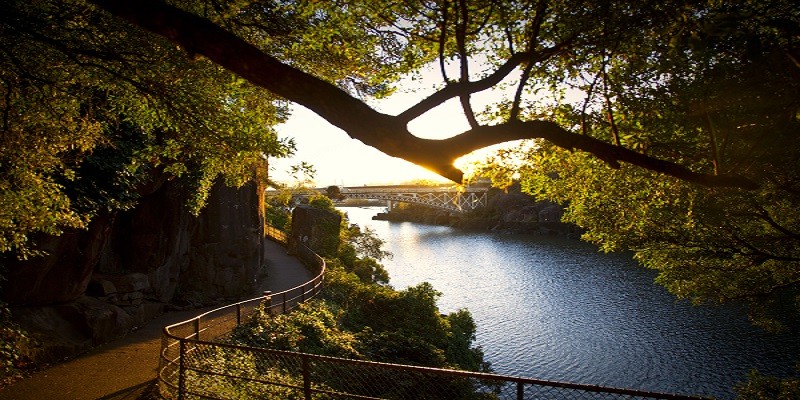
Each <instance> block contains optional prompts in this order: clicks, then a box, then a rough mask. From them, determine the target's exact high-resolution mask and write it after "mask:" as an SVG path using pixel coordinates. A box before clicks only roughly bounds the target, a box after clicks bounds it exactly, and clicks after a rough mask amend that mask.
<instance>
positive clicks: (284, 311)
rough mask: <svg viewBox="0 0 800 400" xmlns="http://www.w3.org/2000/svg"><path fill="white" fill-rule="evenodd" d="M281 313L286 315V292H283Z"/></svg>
mask: <svg viewBox="0 0 800 400" xmlns="http://www.w3.org/2000/svg"><path fill="white" fill-rule="evenodd" d="M283 313H284V314H286V291H284V292H283Z"/></svg>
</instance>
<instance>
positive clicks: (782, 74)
mask: <svg viewBox="0 0 800 400" xmlns="http://www.w3.org/2000/svg"><path fill="white" fill-rule="evenodd" d="M665 5H666V4H661V3H660V4H659V5H652V7H651V8H646V9H641V8H631V9H625V8H621V7H622V3H619V4H613V5H610V6H608V7H610V8H611V9H613V10H615V11H616V12H619V13H620V15H619V16H618V17H614V18H611V19H603V20H602V24H601V25H605V26H603V28H602V29H603V32H605V33H604V35H605V36H606V37H608V38H609V39H611V38H613V39H614V40H613V41H609V42H606V41H605V40H602V41H599V42H598V43H596V45H597V46H598V47H594V48H583V49H582V50H580V51H585V53H582V54H584V55H585V57H579V58H578V59H573V60H565V62H563V63H556V64H553V68H552V69H550V70H548V74H549V75H547V76H544V75H542V76H541V79H542V80H543V81H544V82H549V84H550V85H551V86H552V87H557V86H558V85H562V87H563V85H567V86H569V87H570V90H569V93H567V92H564V94H563V95H561V96H557V97H555V98H554V99H553V100H552V101H551V102H549V103H539V105H538V106H537V108H535V109H534V108H530V109H528V112H529V113H531V115H537V116H542V115H549V116H550V117H549V118H551V119H553V120H556V121H558V122H559V123H560V124H562V125H564V126H571V127H573V128H574V129H576V130H580V131H581V133H582V134H583V135H586V136H592V137H596V138H600V139H602V140H604V141H608V142H612V143H615V145H616V146H617V147H619V148H620V149H622V148H625V149H631V150H634V151H636V152H639V153H643V154H648V155H652V156H655V157H658V158H660V159H664V160H672V161H675V162H677V163H680V164H681V165H685V166H687V167H688V168H690V169H691V170H694V171H703V172H706V173H708V174H711V175H717V176H718V175H723V174H728V175H730V174H736V175H740V176H742V177H743V178H744V179H747V180H750V181H752V182H758V183H759V186H758V188H757V189H754V190H743V189H736V188H714V187H708V186H702V185H697V184H693V183H688V182H687V181H684V180H680V179H675V178H671V177H665V176H663V175H659V174H657V173H655V172H652V171H649V170H647V169H642V168H637V167H633V166H631V165H629V164H623V165H616V164H615V163H614V162H608V160H602V159H598V158H595V157H591V156H589V155H588V154H587V153H575V152H570V151H567V150H564V149H563V148H561V147H557V146H554V145H552V144H550V143H546V142H537V143H535V144H534V145H533V146H531V147H529V148H528V149H524V150H520V151H517V152H511V153H508V154H499V155H497V156H496V157H495V159H494V160H491V162H489V163H487V165H485V168H484V169H483V173H484V174H485V175H491V174H494V176H495V177H496V178H498V180H499V181H500V182H501V183H502V182H508V180H509V177H510V176H512V175H515V174H516V177H517V178H518V179H519V180H520V182H521V184H522V187H523V189H524V190H525V191H526V192H528V193H531V194H534V195H536V196H537V197H538V198H541V199H547V200H553V201H557V202H559V203H562V204H564V205H566V206H567V209H566V214H565V217H564V219H565V221H567V222H573V223H575V224H577V225H579V226H581V227H582V228H584V229H586V234H585V235H584V238H585V239H586V240H589V241H591V242H593V243H596V244H598V245H599V246H600V247H601V249H603V250H605V251H616V250H625V249H629V250H632V251H633V252H634V254H635V257H636V258H637V259H638V260H639V261H640V262H641V263H642V264H643V265H645V266H647V267H650V268H654V269H656V270H658V271H659V275H658V278H657V280H658V282H659V283H661V284H663V285H664V286H666V287H667V288H668V289H669V290H670V291H671V292H673V293H675V294H676V295H678V296H679V297H684V298H690V299H692V300H694V301H696V302H709V301H710V302H722V301H729V300H732V299H746V300H749V301H750V302H751V304H753V305H754V307H753V310H755V311H758V310H760V309H763V307H762V306H763V303H764V302H768V301H772V300H775V299H779V297H778V296H777V294H781V293H784V292H786V291H787V290H789V291H790V292H792V291H796V290H797V289H798V288H800V275H798V274H797V271H798V265H800V264H799V263H800V236H798V232H800V225H798V221H800V214H798V211H797V210H798V205H800V197H798V193H800V176H799V175H798V174H797V171H798V169H797V165H800V164H798V162H799V161H800V146H798V143H800V142H799V141H798V134H800V120H799V119H798V117H799V116H800V114H799V113H798V110H800V108H798V107H800V102H798V99H800V96H798V93H800V81H798V79H797V74H798V72H800V70H798V65H800V64H797V61H796V60H797V58H796V53H797V43H798V42H797V39H798V37H800V10H798V9H797V7H796V5H792V3H790V2H783V1H774V2H767V3H764V2H755V1H743V2H737V4H735V5H734V4H732V3H724V2H698V3H693V4H692V5H684V6H683V7H679V8H676V9H675V10H674V14H671V15H670V14H669V13H665V11H666V9H663V8H662V6H665ZM647 13H654V14H653V15H661V16H662V17H661V18H659V19H658V20H653V19H650V18H643V19H641V20H640V21H638V22H637V21H632V20H631V22H632V23H633V25H632V26H636V27H637V29H635V30H633V31H631V30H630V29H627V28H625V29H623V26H621V25H617V24H619V23H622V22H624V21H625V20H630V19H631V18H637V17H639V18H642V17H643V16H644V15H647ZM644 21H646V23H647V24H651V23H652V26H650V27H647V26H642V23H645V22H644ZM665 35H666V37H667V38H670V40H668V41H665V40H662V38H663V37H665ZM577 51H579V50H577V49H576V52H577ZM512 153H513V154H512ZM753 317H754V321H756V322H760V323H761V322H764V323H765V325H766V324H770V323H768V322H765V321H764V320H763V319H762V317H763V316H762V315H759V314H758V313H754V315H753ZM770 325H771V324H770Z"/></svg>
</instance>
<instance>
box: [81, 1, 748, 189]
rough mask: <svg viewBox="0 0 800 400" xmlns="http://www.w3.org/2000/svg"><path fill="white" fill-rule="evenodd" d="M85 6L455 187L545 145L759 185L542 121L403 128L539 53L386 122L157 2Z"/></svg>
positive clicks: (690, 177)
mask: <svg viewBox="0 0 800 400" xmlns="http://www.w3.org/2000/svg"><path fill="white" fill-rule="evenodd" d="M90 1H91V2H92V3H94V4H96V5H98V6H100V7H101V8H103V9H105V10H106V11H108V12H110V13H111V14H113V15H115V16H117V17H120V18H123V19H125V20H127V21H129V22H131V23H133V24H134V25H137V26H140V27H142V28H144V29H146V30H149V31H151V32H154V33H156V34H159V35H162V36H164V37H166V38H167V39H169V40H171V41H172V42H174V43H176V44H178V45H180V46H183V47H184V48H186V49H187V50H188V51H190V52H193V53H197V54H202V55H203V56H205V57H208V59H210V60H211V61H212V62H214V63H216V64H218V65H220V66H222V67H224V68H227V69H229V70H230V71H232V72H234V73H236V74H238V75H239V76H241V77H243V78H245V79H247V80H249V81H250V82H252V83H253V84H255V85H258V86H261V87H263V88H265V89H267V90H269V91H271V92H273V93H275V94H277V95H280V96H282V97H284V98H286V99H288V100H290V101H293V102H296V103H298V104H301V105H303V106H305V107H307V108H308V109H310V110H312V111H313V112H315V113H316V114H318V115H320V116H321V117H323V118H325V119H326V120H327V121H328V122H330V123H331V124H333V125H335V126H337V127H339V128H341V129H342V130H344V131H345V132H346V133H347V134H348V135H350V137H352V138H354V139H357V140H360V141H362V142H363V143H365V144H367V145H369V146H372V147H375V148H376V149H378V150H380V151H382V152H384V153H386V154H388V155H391V156H395V157H400V158H403V159H405V160H408V161H411V162H413V163H415V164H418V165H421V166H424V167H426V168H429V169H431V170H433V171H435V172H437V173H439V174H440V175H442V176H444V177H447V178H448V179H451V180H453V181H456V182H461V180H462V172H461V171H460V170H458V169H457V168H455V167H454V166H453V165H452V163H453V161H454V160H455V159H456V158H458V157H460V156H462V155H464V154H467V153H469V152H471V151H474V150H477V149H480V148H483V147H486V146H489V145H492V144H497V143H503V142H507V141H512V140H518V139H533V138H542V139H545V140H548V141H550V142H552V143H554V144H556V145H558V146H560V147H563V148H567V149H578V150H583V151H587V152H590V153H592V154H594V155H595V156H597V157H599V158H600V159H602V160H604V161H606V162H607V163H609V165H611V166H612V167H616V166H618V163H619V162H628V163H631V164H634V165H637V166H640V167H643V168H647V169H649V170H653V171H656V172H660V173H664V174H667V175H671V176H673V177H676V178H679V179H683V180H686V181H689V182H694V183H698V184H701V185H705V186H712V187H739V188H747V189H752V188H755V187H756V186H757V185H756V184H755V183H753V182H752V181H749V180H748V179H746V178H743V177H739V176H734V175H710V174H702V173H697V172H694V171H691V170H690V169H688V168H686V167H684V166H682V165H679V164H676V163H673V162H670V161H665V160H660V159H656V158H653V157H649V156H647V155H644V154H641V153H637V152H634V151H632V150H628V149H625V148H622V147H619V146H615V145H612V144H610V143H605V142H603V141H600V140H598V139H594V138H591V137H588V136H584V135H579V134H576V133H573V132H570V131H568V130H566V129H564V128H562V127H560V126H558V125H557V124H555V123H552V122H547V121H527V122H519V121H511V122H507V123H504V124H498V125H493V126H478V127H474V128H472V129H470V130H467V131H465V132H463V133H462V134H460V135H457V136H454V137H452V138H449V139H442V140H431V139H422V138H418V137H416V136H414V135H412V134H411V133H410V132H409V130H408V127H407V124H408V122H409V121H410V120H412V119H413V118H415V117H417V116H419V115H421V114H422V113H424V112H425V111H427V110H430V109H431V108H433V107H435V106H436V105H439V104H441V102H443V101H445V100H447V99H449V98H452V97H461V96H465V95H468V94H470V93H475V92H477V91H480V90H485V89H486V88H489V87H491V86H492V85H494V84H495V83H496V82H498V81H499V80H502V78H503V77H504V76H506V75H507V74H509V73H510V72H511V71H513V70H514V68H516V67H517V66H518V65H520V64H521V63H522V62H524V61H530V60H533V59H536V58H537V57H536V54H530V53H525V54H523V53H520V54H517V55H516V56H513V57H512V58H511V59H509V61H508V62H507V63H506V64H505V65H504V66H502V67H501V68H500V69H498V71H497V72H496V73H494V74H492V75H489V76H488V77H486V78H485V79H483V80H481V81H477V82H460V83H453V84H450V85H448V86H447V87H445V88H444V89H443V90H442V91H440V92H438V93H435V94H433V95H432V96H431V97H429V98H428V99H425V100H422V101H421V102H420V103H419V104H418V105H416V106H413V107H411V108H410V109H409V110H408V111H406V112H405V113H401V114H400V115H398V116H391V115H386V114H383V113H380V112H378V111H375V110H374V109H372V108H370V107H369V106H367V105H366V104H365V103H364V102H362V101H361V100H359V99H357V98H355V97H353V96H351V95H349V94H348V93H347V92H345V91H343V90H341V89H339V88H338V87H336V86H334V85H332V84H330V83H328V82H325V81H323V80H321V79H319V78H316V77H314V76H312V75H310V74H307V73H305V72H303V71H300V70H298V69H296V68H293V67H291V66H288V65H286V64H284V63H282V62H280V61H279V60H277V59H275V58H274V57H272V56H270V55H268V54H265V53H264V52H262V51H260V50H259V49H258V48H257V47H255V46H253V45H251V44H250V43H248V42H246V41H245V40H243V39H241V38H240V37H238V36H236V35H234V34H232V33H230V32H228V31H226V30H225V29H223V28H221V27H220V26H218V25H216V24H214V23H213V22H211V21H209V20H207V19H205V18H202V17H199V16H197V15H194V14H191V13H189V12H186V11H183V10H180V9H177V8H175V7H172V6H170V5H168V4H166V3H164V2H162V1H158V0H140V1H135V2H134V1H128V0H90Z"/></svg>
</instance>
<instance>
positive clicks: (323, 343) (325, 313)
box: [230, 201, 489, 398]
mask: <svg viewBox="0 0 800 400" xmlns="http://www.w3.org/2000/svg"><path fill="white" fill-rule="evenodd" d="M319 203H320V204H323V205H324V204H325V202H324V201H320V202H319ZM343 225H345V226H347V229H346V230H344V231H343V233H342V236H341V238H342V240H343V241H344V243H342V245H341V246H340V252H339V256H338V257H337V258H333V259H327V260H326V263H327V270H326V271H327V272H326V276H325V282H326V286H325V290H323V291H322V292H321V293H320V294H318V295H317V297H316V298H314V299H313V300H311V301H309V302H306V303H303V304H301V305H300V306H299V307H298V308H297V309H295V310H293V311H292V312H291V313H288V314H281V315H271V314H270V313H269V312H268V311H267V309H266V308H260V309H259V310H257V311H256V313H255V315H254V316H253V318H252V319H251V320H249V321H248V322H247V323H246V324H243V325H241V326H240V327H238V328H237V329H236V330H235V331H234V332H233V333H232V334H231V336H230V342H231V343H234V344H242V345H247V346H255V347H263V348H270V349H277V350H288V351H299V352H304V353H312V354H319V355H327V356H335V357H344V358H351V359H361V360H372V361H382V362H390V363H402V364H411V365H421V366H430V367H446V368H460V369H467V370H472V371H488V370H489V365H488V363H486V362H484V361H483V352H482V351H481V349H479V348H475V347H472V345H473V343H474V341H475V330H476V326H475V322H474V321H473V319H472V316H471V315H470V314H469V312H468V311H466V310H459V311H457V312H454V313H451V314H449V315H442V314H441V313H440V311H439V309H438V307H437V305H436V301H437V299H438V298H439V296H440V293H439V292H437V291H436V290H434V289H433V287H432V286H431V285H430V284H428V283H422V284H420V285H417V286H415V287H411V288H408V289H405V290H401V291H397V290H394V289H393V288H391V287H390V286H388V285H387V283H388V274H386V271H385V270H384V269H383V267H382V266H380V264H379V263H378V260H376V259H374V258H372V257H371V255H372V256H377V257H380V258H383V257H386V256H387V255H388V253H386V252H384V251H383V250H381V245H382V244H383V242H382V241H381V240H380V239H379V238H377V237H376V236H375V234H374V232H372V231H370V230H368V229H365V230H363V231H362V230H361V229H360V228H359V227H358V225H355V224H353V225H349V226H348V222H347V219H346V218H343ZM253 368H254V369H258V368H260V367H259V364H258V362H256V363H255V365H254V366H253ZM288 373H289V372H284V374H288ZM322 376H323V377H324V376H325V374H322ZM323 377H321V378H320V379H324V378H323ZM325 384H326V385H330V386H331V387H337V385H342V384H343V383H342V382H340V377H339V376H338V375H335V379H333V380H332V381H326V382H325ZM348 384H349V385H355V383H353V382H348ZM407 384H408V385H410V387H412V388H415V389H414V390H418V391H419V392H418V394H420V396H422V393H423V392H424V391H425V390H429V389H428V388H427V385H421V384H420V382H408V383H407ZM443 385H444V386H448V389H447V390H448V391H449V393H451V394H452V393H463V397H462V398H471V397H475V396H477V395H476V394H475V393H473V391H472V387H471V385H470V384H469V383H468V382H461V381H457V382H452V383H448V384H446V383H443V382H437V385H432V386H438V387H440V388H441V386H443ZM380 389H381V388H370V389H367V388H366V387H365V390H371V391H374V390H380ZM242 390H245V391H246V388H244V389H242ZM387 390H388V389H387ZM370 393H373V392H370ZM373 395H375V396H379V394H378V393H373ZM422 397H424V396H422ZM477 397H480V396H477ZM434 398H435V397H434Z"/></svg>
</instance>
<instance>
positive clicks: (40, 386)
mask: <svg viewBox="0 0 800 400" xmlns="http://www.w3.org/2000/svg"><path fill="white" fill-rule="evenodd" d="M264 251H265V254H266V258H267V260H268V262H267V278H266V279H265V280H264V282H263V283H262V285H261V286H260V287H259V289H260V292H263V291H264V290H271V291H273V292H280V291H283V290H286V289H291V288H293V287H296V286H299V285H301V284H303V283H305V282H308V281H309V280H311V278H313V274H312V273H311V272H310V271H309V270H308V269H306V267H305V266H304V265H303V264H302V263H301V262H300V261H299V260H298V259H296V258H294V257H291V256H288V255H286V249H285V248H283V246H281V245H279V244H277V243H274V242H272V241H269V240H268V241H267V243H266V245H265V250H264ZM260 292H259V293H260ZM256 295H257V294H256ZM256 295H254V296H253V297H255V296H256ZM210 309H211V308H207V309H197V310H189V311H175V312H169V313H166V314H162V315H161V316H159V317H157V318H155V319H153V320H152V321H150V322H148V323H147V324H146V325H144V326H143V327H141V328H140V329H138V330H136V331H133V332H131V333H129V334H127V335H126V336H124V337H121V338H119V339H117V340H116V341H114V342H111V343H107V344H104V345H102V346H98V347H96V348H94V349H92V350H91V351H90V352H88V353H86V354H84V355H82V356H79V357H77V358H75V359H72V360H69V361H66V362H64V363H62V364H57V365H53V366H51V367H49V368H46V369H44V370H41V371H38V372H36V373H34V374H32V375H31V376H30V377H27V378H24V379H22V380H20V381H17V382H15V383H13V384H11V385H10V386H8V387H5V388H2V389H0V400H49V399H54V400H122V399H125V400H133V399H140V398H143V397H142V396H145V395H146V394H147V393H150V392H151V390H150V389H151V388H152V387H153V385H154V383H155V381H154V379H155V377H156V368H157V366H158V351H159V349H160V347H161V332H162V330H163V328H164V327H165V326H167V325H171V324H174V323H177V322H180V321H185V320H187V319H190V318H192V317H194V316H196V315H198V314H201V313H203V312H205V311H208V310H210ZM144 398H147V397H144Z"/></svg>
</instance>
